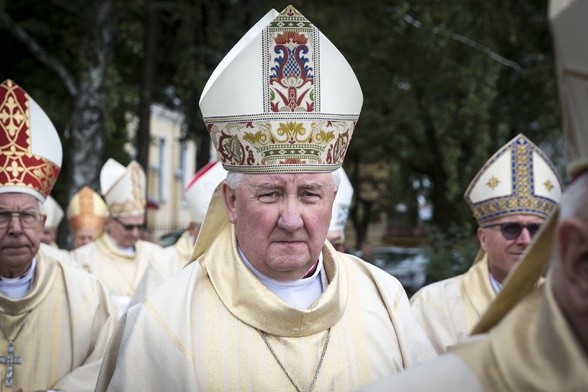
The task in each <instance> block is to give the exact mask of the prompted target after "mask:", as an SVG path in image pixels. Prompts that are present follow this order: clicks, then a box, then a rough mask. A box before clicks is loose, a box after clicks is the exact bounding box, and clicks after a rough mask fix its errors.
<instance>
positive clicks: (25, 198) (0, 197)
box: [0, 192, 40, 209]
mask: <svg viewBox="0 0 588 392" xmlns="http://www.w3.org/2000/svg"><path fill="white" fill-rule="evenodd" d="M14 207H18V208H21V209H22V208H32V209H39V208H40V202H39V200H37V199H36V198H35V197H34V196H33V195H29V194H28V193H20V192H8V193H0V208H14Z"/></svg>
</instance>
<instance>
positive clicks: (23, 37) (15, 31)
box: [0, 4, 78, 97]
mask: <svg viewBox="0 0 588 392" xmlns="http://www.w3.org/2000/svg"><path fill="white" fill-rule="evenodd" d="M2 5H3V4H2ZM0 18H1V19H2V22H3V24H4V26H5V27H6V28H7V29H8V31H10V33H11V34H12V35H14V36H15V37H16V38H17V39H18V40H19V41H21V42H22V43H23V44H24V45H25V46H26V47H27V48H28V49H29V50H30V51H31V52H32V53H33V55H34V56H35V57H36V58H37V60H39V61H40V62H41V63H43V64H45V66H46V67H47V68H49V69H52V70H53V71H54V72H55V73H56V74H57V75H58V76H59V78H60V79H61V81H62V82H63V84H64V85H65V88H66V89H67V92H68V93H69V95H70V96H72V97H75V96H76V95H77V93H78V88H77V86H76V83H75V81H74V78H73V77H72V75H71V74H70V72H69V71H68V70H67V68H65V66H64V65H63V64H62V63H61V62H59V61H58V60H57V59H56V58H54V57H52V56H50V55H49V54H48V53H47V52H46V51H45V50H44V49H43V48H42V47H41V46H40V45H39V43H38V42H37V41H36V40H35V39H34V38H33V37H31V36H30V35H29V33H27V32H26V31H25V30H24V29H23V28H22V27H21V26H20V25H19V24H18V23H16V22H15V21H13V20H12V18H10V16H9V15H8V14H7V13H6V12H5V9H4V7H1V8H0Z"/></svg>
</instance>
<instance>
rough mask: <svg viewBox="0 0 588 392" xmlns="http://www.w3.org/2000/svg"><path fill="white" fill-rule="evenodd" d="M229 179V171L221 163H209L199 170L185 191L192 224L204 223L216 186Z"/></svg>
mask: <svg viewBox="0 0 588 392" xmlns="http://www.w3.org/2000/svg"><path fill="white" fill-rule="evenodd" d="M226 177H227V171H226V170H225V169H224V168H223V165H222V164H221V163H220V162H219V161H214V162H210V163H208V164H207V165H206V166H204V167H203V168H202V169H200V170H198V171H197V172H196V174H194V176H193V177H192V179H191V180H190V182H189V183H188V185H186V188H185V189H184V198H185V199H186V202H187V203H188V211H190V218H191V219H192V222H195V223H200V224H201V223H202V222H203V221H204V217H205V216H206V211H207V210H208V205H209V204H210V199H211V198H212V194H213V193H214V189H215V188H216V186H217V185H218V184H219V183H220V182H221V181H223V180H224V179H225V178H226Z"/></svg>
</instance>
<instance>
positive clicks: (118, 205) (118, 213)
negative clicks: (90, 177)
mask: <svg viewBox="0 0 588 392" xmlns="http://www.w3.org/2000/svg"><path fill="white" fill-rule="evenodd" d="M100 191H101V192H102V195H103V196H104V200H105V201H106V205H107V206H108V211H109V213H110V215H111V216H113V217H122V216H137V215H143V214H145V206H146V204H147V201H146V198H145V194H146V178H145V172H144V171H143V168H142V167H141V165H139V163H138V162H136V161H132V162H131V163H129V165H128V166H127V167H124V166H123V165H121V164H120V163H118V162H117V161H115V160H114V159H112V158H109V159H108V161H106V163H105V164H104V166H102V170H101V171H100Z"/></svg>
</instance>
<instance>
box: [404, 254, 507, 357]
mask: <svg viewBox="0 0 588 392" xmlns="http://www.w3.org/2000/svg"><path fill="white" fill-rule="evenodd" d="M476 260H477V262H475V263H474V264H473V265H472V267H471V268H470V269H469V270H468V271H467V272H466V273H465V274H462V275H458V276H455V277H453V278H449V279H446V280H443V281H440V282H435V283H432V284H430V285H428V286H425V287H423V288H422V289H420V290H419V291H418V292H417V293H415V294H414V295H413V296H412V298H411V306H412V309H413V311H414V313H415V315H416V317H417V319H418V320H419V322H420V323H421V325H422V326H423V329H424V330H425V332H426V334H427V336H428V337H429V339H430V340H431V343H432V344H433V346H434V347H435V350H436V351H437V353H438V354H441V353H443V352H445V351H447V348H448V347H449V346H451V345H453V344H455V343H457V342H458V341H460V340H462V339H464V338H465V337H466V336H468V335H469V333H470V331H471V329H472V328H473V326H474V325H475V324H476V322H477V321H478V320H479V319H480V317H481V315H482V314H483V313H484V311H485V310H486V308H487V307H488V305H489V304H490V303H491V302H492V301H493V300H494V298H495V297H496V294H495V293H494V290H493V289H492V286H491V284H490V276H489V272H488V258H487V255H486V254H483V255H482V257H481V258H480V259H479V260H478V259H476Z"/></svg>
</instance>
